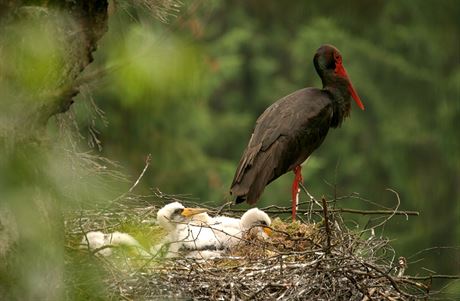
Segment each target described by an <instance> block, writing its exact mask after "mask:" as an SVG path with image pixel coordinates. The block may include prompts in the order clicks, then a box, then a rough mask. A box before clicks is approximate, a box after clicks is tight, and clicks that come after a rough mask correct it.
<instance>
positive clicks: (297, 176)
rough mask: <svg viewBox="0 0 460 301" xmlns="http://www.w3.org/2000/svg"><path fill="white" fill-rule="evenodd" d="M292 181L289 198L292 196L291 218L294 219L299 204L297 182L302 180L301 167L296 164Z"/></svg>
mask: <svg viewBox="0 0 460 301" xmlns="http://www.w3.org/2000/svg"><path fill="white" fill-rule="evenodd" d="M294 174H295V176H294V181H293V182H292V190H291V198H292V220H293V221H295V217H296V213H297V205H298V204H299V191H300V190H299V183H301V182H302V181H303V179H302V167H301V166H300V165H299V166H296V167H295V168H294Z"/></svg>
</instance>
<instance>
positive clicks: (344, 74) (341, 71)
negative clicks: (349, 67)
mask: <svg viewBox="0 0 460 301" xmlns="http://www.w3.org/2000/svg"><path fill="white" fill-rule="evenodd" d="M335 73H336V74H338V75H340V76H342V77H345V78H346V79H347V80H348V91H350V94H351V97H353V99H354V100H355V102H356V104H357V105H358V107H359V108H360V109H361V110H363V111H364V105H363V103H362V102H361V98H359V96H358V93H356V91H355V88H353V84H352V83H351V80H350V78H349V77H348V74H347V71H346V70H345V67H344V66H343V65H342V63H341V62H339V63H336V66H335Z"/></svg>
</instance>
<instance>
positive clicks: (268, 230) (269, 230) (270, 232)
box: [263, 227, 272, 236]
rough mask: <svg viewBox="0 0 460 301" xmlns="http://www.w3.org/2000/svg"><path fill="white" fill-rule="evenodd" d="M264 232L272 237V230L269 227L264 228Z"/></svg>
mask: <svg viewBox="0 0 460 301" xmlns="http://www.w3.org/2000/svg"><path fill="white" fill-rule="evenodd" d="M263 230H264V232H265V234H267V235H268V236H271V235H272V229H270V228H268V227H264V229H263Z"/></svg>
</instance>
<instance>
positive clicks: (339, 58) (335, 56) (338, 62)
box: [334, 52, 342, 64]
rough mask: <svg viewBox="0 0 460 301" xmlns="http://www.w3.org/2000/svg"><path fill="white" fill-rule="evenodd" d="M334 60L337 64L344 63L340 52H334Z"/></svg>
mask: <svg viewBox="0 0 460 301" xmlns="http://www.w3.org/2000/svg"><path fill="white" fill-rule="evenodd" d="M334 60H335V63H336V64H342V56H341V55H340V54H338V53H336V52H335V53H334Z"/></svg>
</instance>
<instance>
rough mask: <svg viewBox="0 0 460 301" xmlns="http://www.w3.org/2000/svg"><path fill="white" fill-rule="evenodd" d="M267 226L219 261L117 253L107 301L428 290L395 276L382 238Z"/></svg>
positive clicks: (379, 296) (90, 226)
mask: <svg viewBox="0 0 460 301" xmlns="http://www.w3.org/2000/svg"><path fill="white" fill-rule="evenodd" d="M150 211H152V207H149V208H148V209H142V208H138V209H136V210H135V211H134V212H137V213H136V214H132V215H131V218H134V216H135V217H136V218H137V222H139V224H145V220H142V218H140V217H139V216H141V217H142V216H144V217H145V214H143V213H145V212H150ZM130 212H133V211H132V210H131V211H130ZM120 214H121V213H120V212H118V213H116V212H112V213H111V214H109V215H107V214H104V215H100V214H99V215H93V218H97V219H98V220H99V222H94V220H91V219H86V220H85V221H86V222H85V223H84V224H82V223H81V221H79V222H77V221H74V222H73V223H69V225H74V226H76V225H79V228H80V229H81V230H83V231H89V230H94V228H98V229H100V227H101V222H103V223H104V224H105V225H106V226H107V223H108V220H109V221H110V218H109V217H110V216H116V217H117V219H119V218H122V217H121V216H120ZM121 215H122V214H121ZM112 222H113V221H112ZM131 222H132V221H131ZM113 223H114V224H119V223H120V221H119V220H117V221H116V222H113ZM326 223H327V225H328V227H325V225H326ZM109 224H110V222H109ZM144 227H145V226H144ZM271 228H272V231H273V235H272V236H271V238H270V239H269V240H260V239H258V238H249V237H245V238H244V239H242V241H241V244H240V245H239V246H238V247H236V248H235V249H233V250H232V251H229V252H227V253H226V254H225V255H224V256H223V257H221V258H214V259H206V260H205V259H191V258H185V257H183V258H176V259H166V258H160V257H159V254H152V258H147V259H146V258H142V259H138V260H133V259H129V260H126V255H125V254H122V255H120V256H119V258H123V260H121V261H118V262H116V259H115V258H110V259H109V260H104V261H102V264H103V266H104V267H105V269H106V270H107V275H109V276H110V277H108V278H107V281H106V285H107V287H108V290H109V291H111V292H112V294H113V296H118V297H123V298H128V299H134V300H189V299H193V300H285V299H289V300H413V299H418V298H426V297H427V296H428V289H429V288H428V287H427V285H425V284H424V283H422V282H415V281H413V280H411V279H410V278H407V277H404V276H401V275H402V273H400V276H398V275H397V273H398V269H397V268H396V265H397V264H398V263H397V262H396V260H395V257H396V256H395V254H394V251H393V249H392V248H391V246H390V245H389V241H388V240H387V239H383V238H381V237H376V236H374V235H367V236H366V235H365V233H364V234H363V233H362V232H361V233H356V232H352V231H350V230H348V229H347V228H346V226H345V224H344V223H343V222H342V219H341V216H340V215H338V214H335V215H332V214H331V215H329V218H328V219H325V220H323V222H321V223H317V224H306V223H301V222H295V223H291V222H289V223H286V222H283V221H282V220H281V219H279V218H276V219H274V221H273V223H272V225H271ZM76 232H78V231H76ZM74 233H75V231H74ZM399 272H401V270H400V271H399Z"/></svg>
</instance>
